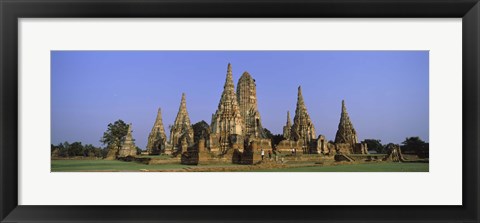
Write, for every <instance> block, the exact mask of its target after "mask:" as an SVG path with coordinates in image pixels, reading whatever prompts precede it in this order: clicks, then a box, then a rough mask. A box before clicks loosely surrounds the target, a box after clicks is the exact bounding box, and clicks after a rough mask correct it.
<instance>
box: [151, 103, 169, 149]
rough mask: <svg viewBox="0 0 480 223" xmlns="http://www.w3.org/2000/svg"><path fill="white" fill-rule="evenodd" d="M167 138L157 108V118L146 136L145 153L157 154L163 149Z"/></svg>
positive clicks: (160, 114)
mask: <svg viewBox="0 0 480 223" xmlns="http://www.w3.org/2000/svg"><path fill="white" fill-rule="evenodd" d="M166 140H167V136H166V134H165V128H164V127H163V120H162V110H161V109H160V108H158V112H157V118H156V119H155V123H154V124H153V127H152V131H150V134H149V135H148V142H147V152H148V153H149V154H158V153H159V152H160V151H161V150H163V149H164V147H165V142H166Z"/></svg>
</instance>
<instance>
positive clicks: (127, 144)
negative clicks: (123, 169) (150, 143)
mask: <svg viewBox="0 0 480 223" xmlns="http://www.w3.org/2000/svg"><path fill="white" fill-rule="evenodd" d="M134 141H135V140H134V139H133V137H132V123H130V124H128V130H127V135H126V136H125V140H123V143H122V148H120V150H119V151H118V157H127V156H136V155H137V148H136V146H135V143H134Z"/></svg>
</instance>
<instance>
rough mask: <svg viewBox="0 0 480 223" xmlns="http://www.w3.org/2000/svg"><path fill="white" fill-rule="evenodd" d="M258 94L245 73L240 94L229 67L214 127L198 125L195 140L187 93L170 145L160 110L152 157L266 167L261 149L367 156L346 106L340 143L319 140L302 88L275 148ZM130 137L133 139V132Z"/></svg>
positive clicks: (151, 137) (150, 141)
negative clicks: (266, 129) (162, 155)
mask: <svg viewBox="0 0 480 223" xmlns="http://www.w3.org/2000/svg"><path fill="white" fill-rule="evenodd" d="M256 92H257V91H256V83H255V79H254V78H253V77H252V75H250V73H248V72H244V73H243V74H242V76H241V77H240V78H239V80H238V82H237V88H236V89H235V85H234V81H233V72H232V66H231V64H228V66H227V72H226V77H225V83H224V85H223V91H222V94H221V96H220V100H219V102H218V106H217V110H216V111H215V113H213V114H212V116H211V124H210V125H208V124H207V123H205V122H199V123H198V124H196V127H195V129H196V130H195V131H196V132H195V135H194V130H193V126H192V124H191V122H190V118H189V115H188V112H187V106H186V97H185V94H182V99H181V102H180V107H179V110H178V114H177V116H176V118H175V122H174V123H173V125H172V126H171V127H170V140H168V141H167V140H166V138H167V137H166V135H165V130H164V128H163V121H162V115H161V110H160V109H159V110H158V113H157V118H156V119H155V123H154V125H153V128H152V130H151V132H150V134H149V137H148V145H147V149H148V153H149V154H151V155H156V154H167V155H171V156H172V157H177V159H180V162H181V163H182V164H187V165H197V164H199V163H202V162H206V163H213V162H232V163H238V164H254V163H258V162H261V155H260V152H261V151H262V150H264V151H270V150H272V149H273V151H275V152H280V153H284V152H286V154H295V155H296V154H323V155H324V156H330V155H335V156H339V157H336V158H335V159H337V158H338V159H344V160H345V159H346V160H348V159H351V158H350V157H348V156H347V155H348V154H366V153H368V151H367V147H366V144H361V143H358V137H357V133H356V131H355V129H354V128H353V124H352V122H351V121H350V117H349V115H348V113H347V109H346V106H345V102H344V101H342V111H341V114H340V123H339V125H338V131H337V133H336V137H335V141H334V142H329V141H328V140H327V139H326V137H325V136H324V135H318V136H317V135H316V131H315V127H314V124H313V122H312V120H311V118H310V115H309V113H308V111H307V106H306V104H305V101H304V98H303V95H302V88H301V86H299V87H298V93H297V103H296V109H295V116H294V118H293V122H292V121H291V119H290V112H289V111H287V120H286V123H285V126H283V138H284V139H283V140H282V141H281V142H280V143H278V145H274V147H272V144H271V139H269V138H267V137H266V134H265V130H264V128H263V127H262V119H261V116H260V112H259V111H258V101H257V94H256ZM129 128H130V127H129ZM129 132H130V130H129ZM129 134H130V137H131V132H130V133H129ZM132 143H133V142H132ZM127 144H128V143H127ZM178 155H181V156H180V157H178ZM351 160H353V159H351Z"/></svg>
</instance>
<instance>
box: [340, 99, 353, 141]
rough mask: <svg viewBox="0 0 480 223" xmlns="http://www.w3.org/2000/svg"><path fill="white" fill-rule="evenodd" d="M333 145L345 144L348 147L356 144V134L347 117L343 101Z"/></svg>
mask: <svg viewBox="0 0 480 223" xmlns="http://www.w3.org/2000/svg"><path fill="white" fill-rule="evenodd" d="M335 143H347V144H350V145H355V144H357V143H358V138H357V132H356V131H355V129H354V128H353V124H352V122H351V121H350V117H348V113H347V108H346V107H345V101H344V100H342V113H341V115H340V123H339V124H338V130H337V134H336V135H335Z"/></svg>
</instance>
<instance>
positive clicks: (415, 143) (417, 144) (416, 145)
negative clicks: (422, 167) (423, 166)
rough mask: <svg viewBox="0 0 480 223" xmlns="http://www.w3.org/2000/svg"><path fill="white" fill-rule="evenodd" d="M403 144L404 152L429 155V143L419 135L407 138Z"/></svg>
mask: <svg viewBox="0 0 480 223" xmlns="http://www.w3.org/2000/svg"><path fill="white" fill-rule="evenodd" d="M402 145H403V146H402V152H403V153H410V154H417V155H419V156H427V157H428V150H429V145H428V143H426V142H425V141H423V140H422V139H420V137H418V136H414V137H408V138H406V139H405V141H403V142H402Z"/></svg>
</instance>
